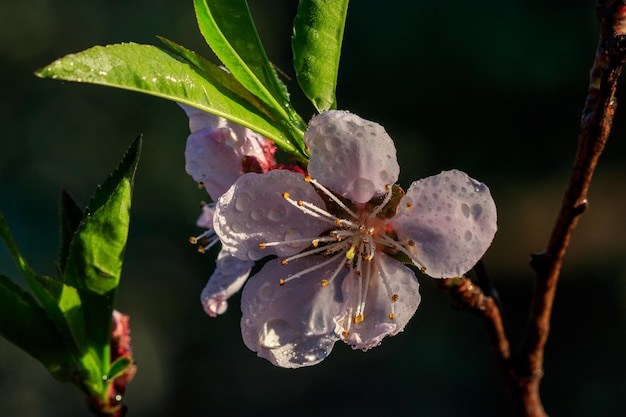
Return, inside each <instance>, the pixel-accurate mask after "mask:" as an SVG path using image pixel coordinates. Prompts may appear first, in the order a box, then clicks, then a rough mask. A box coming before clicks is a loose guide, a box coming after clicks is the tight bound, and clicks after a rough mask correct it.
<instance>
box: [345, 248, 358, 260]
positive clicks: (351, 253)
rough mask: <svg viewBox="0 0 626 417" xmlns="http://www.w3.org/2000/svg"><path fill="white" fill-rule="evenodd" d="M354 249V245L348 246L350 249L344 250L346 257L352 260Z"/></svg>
mask: <svg viewBox="0 0 626 417" xmlns="http://www.w3.org/2000/svg"><path fill="white" fill-rule="evenodd" d="M355 251H356V246H355V245H352V246H350V249H349V250H348V251H347V252H346V258H348V259H350V260H353V259H354V252H355Z"/></svg>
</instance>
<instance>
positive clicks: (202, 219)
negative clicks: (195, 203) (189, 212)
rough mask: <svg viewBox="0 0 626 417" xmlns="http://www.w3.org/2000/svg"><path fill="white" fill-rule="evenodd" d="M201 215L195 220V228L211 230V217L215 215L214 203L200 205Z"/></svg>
mask: <svg viewBox="0 0 626 417" xmlns="http://www.w3.org/2000/svg"><path fill="white" fill-rule="evenodd" d="M201 209H202V213H201V214H200V216H199V217H198V220H196V226H198V227H202V228H204V229H213V215H214V214H215V203H208V204H207V203H204V202H203V203H202V206H201Z"/></svg>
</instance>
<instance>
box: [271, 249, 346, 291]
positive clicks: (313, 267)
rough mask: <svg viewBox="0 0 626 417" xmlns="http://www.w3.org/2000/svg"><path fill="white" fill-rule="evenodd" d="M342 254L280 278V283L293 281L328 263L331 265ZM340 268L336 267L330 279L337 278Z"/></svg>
mask: <svg viewBox="0 0 626 417" xmlns="http://www.w3.org/2000/svg"><path fill="white" fill-rule="evenodd" d="M342 255H343V254H342V253H339V254H337V255H335V256H333V257H332V258H330V259H328V260H326V261H324V262H322V263H319V264H317V265H313V266H311V267H309V268H306V269H303V270H302V271H300V272H297V273H295V274H293V275H290V276H288V277H287V278H285V279H280V280H279V283H281V282H282V284H280V285H284V284H285V283H287V282H289V281H291V280H293V279H296V278H300V277H301V276H302V275H306V274H308V273H309V272H313V271H315V270H317V269H320V268H323V267H325V266H326V265H329V264H331V263H333V262H335V261H336V260H337V259H339V258H340V257H341V256H342ZM288 259H290V258H288ZM286 260H287V259H283V261H286ZM281 263H282V261H281ZM283 265H284V264H283ZM339 269H340V268H337V269H336V271H335V273H334V274H333V276H332V277H330V281H332V279H333V278H335V276H336V275H337V274H338V273H339Z"/></svg>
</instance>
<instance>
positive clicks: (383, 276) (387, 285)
mask: <svg viewBox="0 0 626 417" xmlns="http://www.w3.org/2000/svg"><path fill="white" fill-rule="evenodd" d="M374 260H375V262H376V268H378V274H379V275H380V278H381V279H382V281H383V284H385V288H386V289H387V296H388V297H389V299H390V300H391V313H390V314H389V318H390V319H392V320H393V319H394V318H395V313H396V309H395V302H396V301H398V299H399V298H400V296H399V295H398V294H395V293H394V292H393V291H392V290H391V284H390V283H389V278H388V277H387V275H386V274H385V273H384V272H383V268H382V266H381V264H380V261H379V260H378V258H374Z"/></svg>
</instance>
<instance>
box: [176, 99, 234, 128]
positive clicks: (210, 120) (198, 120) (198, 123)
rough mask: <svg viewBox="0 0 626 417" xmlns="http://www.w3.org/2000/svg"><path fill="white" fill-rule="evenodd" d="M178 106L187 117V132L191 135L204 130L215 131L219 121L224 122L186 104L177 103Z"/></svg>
mask: <svg viewBox="0 0 626 417" xmlns="http://www.w3.org/2000/svg"><path fill="white" fill-rule="evenodd" d="M178 105H179V106H180V107H181V108H182V109H183V110H184V111H185V114H186V115H187V117H189V130H190V131H191V133H194V132H196V131H198V130H200V129H204V128H213V129H215V128H217V127H218V126H219V125H220V121H221V120H225V119H222V118H221V117H219V116H215V115H213V114H211V113H207V112H205V111H202V110H200V109H197V108H195V107H191V106H188V105H186V104H181V103H178ZM222 123H223V122H222Z"/></svg>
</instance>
